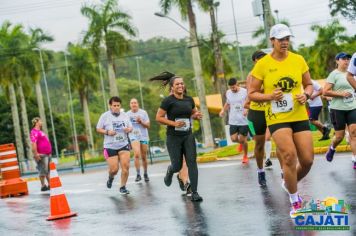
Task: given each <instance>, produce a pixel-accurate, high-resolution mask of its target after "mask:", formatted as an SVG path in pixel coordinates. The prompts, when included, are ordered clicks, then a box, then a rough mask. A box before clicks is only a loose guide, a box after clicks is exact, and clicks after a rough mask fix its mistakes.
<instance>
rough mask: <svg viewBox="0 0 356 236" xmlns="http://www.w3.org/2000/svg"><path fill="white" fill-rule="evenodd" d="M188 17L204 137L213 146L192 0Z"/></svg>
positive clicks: (206, 144)
mask: <svg viewBox="0 0 356 236" xmlns="http://www.w3.org/2000/svg"><path fill="white" fill-rule="evenodd" d="M187 10H188V19H189V30H190V42H191V46H192V47H191V50H192V61H193V67H194V73H195V79H196V81H197V90H198V91H197V92H198V97H199V102H200V110H201V113H202V115H203V118H202V127H203V129H202V137H203V138H204V144H205V146H206V147H213V146H214V141H213V135H212V132H211V124H210V117H209V111H208V107H207V105H206V97H205V85H204V79H203V76H202V68H201V60H200V53H199V45H198V35H197V27H196V22H195V15H194V12H193V6H192V2H191V0H188V9H187Z"/></svg>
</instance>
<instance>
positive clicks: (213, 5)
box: [209, 0, 227, 136]
mask: <svg viewBox="0 0 356 236" xmlns="http://www.w3.org/2000/svg"><path fill="white" fill-rule="evenodd" d="M219 4H220V3H219V2H214V1H213V0H209V14H210V20H211V28H212V40H213V47H214V58H215V85H216V89H217V90H218V92H219V93H220V95H221V101H222V105H223V106H224V104H225V102H226V96H225V94H226V90H227V85H226V78H225V71H224V61H223V58H222V55H221V48H220V38H219V31H218V26H217V22H216V17H217V16H216V15H217V14H216V12H217V11H215V9H217V8H218V6H219ZM215 14H216V15H215ZM225 125H226V122H225V118H222V119H221V126H222V130H223V133H224V136H226V133H225Z"/></svg>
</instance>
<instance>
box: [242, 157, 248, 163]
mask: <svg viewBox="0 0 356 236" xmlns="http://www.w3.org/2000/svg"><path fill="white" fill-rule="evenodd" d="M247 163H248V157H247V155H246V156H244V157H243V158H242V164H247Z"/></svg>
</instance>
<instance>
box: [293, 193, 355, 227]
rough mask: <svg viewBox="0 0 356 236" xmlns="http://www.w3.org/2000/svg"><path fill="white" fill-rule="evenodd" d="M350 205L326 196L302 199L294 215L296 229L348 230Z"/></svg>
mask: <svg viewBox="0 0 356 236" xmlns="http://www.w3.org/2000/svg"><path fill="white" fill-rule="evenodd" d="M349 211H350V205H349V204H346V203H345V201H344V200H341V199H339V200H338V199H337V198H335V197H327V198H325V199H324V200H314V199H311V200H310V201H304V203H303V208H302V209H300V210H298V211H297V212H296V213H295V215H294V217H293V218H294V224H295V229H296V230H350V225H349V222H350V221H349V215H348V212H349Z"/></svg>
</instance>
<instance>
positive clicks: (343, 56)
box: [335, 52, 351, 60]
mask: <svg viewBox="0 0 356 236" xmlns="http://www.w3.org/2000/svg"><path fill="white" fill-rule="evenodd" d="M340 58H349V59H351V55H350V54H347V53H346V52H339V53H338V54H336V56H335V60H339V59H340Z"/></svg>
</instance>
